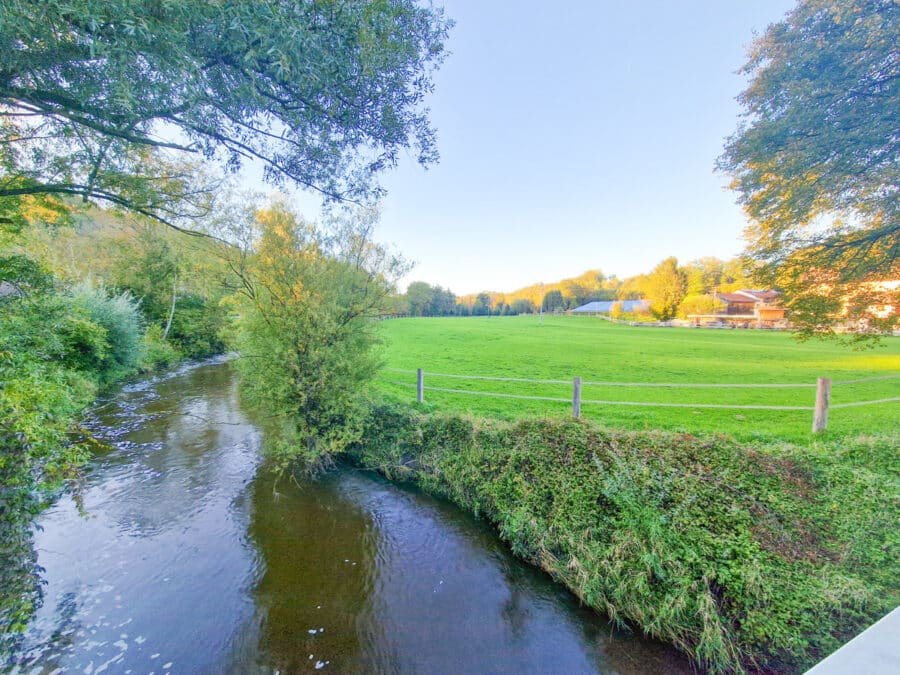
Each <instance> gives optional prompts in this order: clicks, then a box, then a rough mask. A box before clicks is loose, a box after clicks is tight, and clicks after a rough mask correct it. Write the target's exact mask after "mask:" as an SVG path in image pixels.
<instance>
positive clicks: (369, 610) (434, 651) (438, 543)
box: [14, 363, 689, 674]
mask: <svg viewBox="0 0 900 675" xmlns="http://www.w3.org/2000/svg"><path fill="white" fill-rule="evenodd" d="M94 415H95V418H94V420H93V422H92V424H93V426H94V428H95V429H97V430H98V431H99V435H100V436H101V437H102V438H103V439H104V440H106V441H107V442H109V443H110V444H111V445H112V446H113V448H114V449H113V450H112V451H110V452H108V453H107V454H105V455H103V456H100V457H97V458H96V459H95V461H93V462H92V464H91V467H90V469H89V471H88V473H87V476H86V479H85V485H84V489H83V491H82V497H81V499H80V500H75V499H73V498H72V497H65V498H63V499H61V500H60V501H59V503H58V504H57V505H56V506H54V507H53V508H52V509H50V510H49V511H48V512H47V513H45V514H44V515H43V516H42V518H41V519H40V524H41V526H42V527H43V530H42V531H39V532H38V533H37V536H36V546H37V549H38V552H39V556H40V560H39V561H40V564H41V565H43V566H44V567H45V568H46V579H47V581H48V584H47V586H46V588H45V601H44V605H43V607H42V608H41V609H40V610H39V611H38V613H37V616H36V617H35V619H34V621H33V622H32V625H31V627H30V628H29V631H28V633H27V635H26V636H25V639H24V641H23V645H22V648H21V650H20V652H19V653H18V654H16V655H15V657H14V658H15V664H16V665H15V666H14V671H16V672H18V671H20V672H29V673H30V672H39V673H50V672H54V671H56V670H57V669H59V670H60V672H63V671H72V672H80V673H88V674H93V673H101V672H110V673H113V672H114V673H150V672H153V673H166V672H171V673H195V672H200V673H223V672H230V673H253V672H267V673H271V672H281V673H289V672H307V671H315V670H317V669H318V670H321V671H323V672H327V671H331V672H341V673H346V672H353V673H357V672H358V673H501V672H502V673H612V672H619V673H650V672H653V673H663V672H689V669H688V667H687V665H686V662H685V661H684V660H683V659H682V658H681V657H680V656H678V655H677V654H676V653H674V651H673V650H671V649H670V648H668V647H665V646H663V645H661V644H658V643H654V642H650V641H647V640H643V639H640V638H637V637H635V636H633V635H629V634H626V633H621V632H619V631H616V630H613V629H612V627H611V626H610V624H609V623H608V622H607V621H606V620H605V619H603V618H602V617H600V616H597V615H596V614H594V613H593V612H590V611H588V610H586V609H583V608H581V607H579V605H578V603H577V601H576V600H575V599H574V598H573V597H572V596H571V595H570V594H568V593H567V592H566V591H565V590H563V589H562V588H560V587H558V586H557V585H555V584H553V583H552V582H551V581H550V579H549V578H548V577H547V576H546V575H544V574H542V573H540V572H538V571H536V570H534V569H531V568H530V567H528V566H526V565H524V564H522V563H520V562H519V561H517V560H515V559H514V558H513V557H512V556H511V555H510V554H509V553H508V552H507V551H506V549H505V547H504V546H503V545H502V543H501V542H500V541H499V540H498V539H497V537H496V535H495V534H494V533H493V532H492V531H491V530H490V528H489V527H488V526H487V525H485V524H484V523H482V522H480V521H478V520H476V519H474V518H472V517H469V516H468V515H466V514H464V513H462V512H461V511H459V510H458V509H456V508H454V507H453V506H451V505H449V504H446V503H444V502H441V501H438V500H435V499H432V498H430V497H428V496H426V495H423V494H421V493H419V492H416V491H412V490H409V489H403V488H398V487H396V486H394V485H391V484H389V483H387V482H385V481H384V480H381V479H379V478H377V477H374V476H372V475H371V474H369V473H365V472H360V471H354V470H349V469H347V470H342V471H339V472H337V473H335V474H334V475H332V476H331V477H329V478H327V479H326V480H324V481H321V482H318V483H301V484H297V483H295V482H294V481H291V480H286V479H282V480H280V481H278V482H277V483H276V481H275V480H274V479H273V477H272V476H271V475H270V474H269V473H268V472H266V471H263V470H260V449H261V445H262V444H263V443H264V438H263V435H262V432H261V431H260V429H259V427H258V426H257V425H255V424H254V423H253V421H252V418H251V416H249V415H248V414H246V413H245V412H243V411H242V410H241V407H240V405H239V402H238V397H237V390H236V380H235V377H234V375H233V373H232V370H231V368H230V366H229V365H228V364H227V363H208V364H206V365H201V366H199V367H197V366H194V367H185V368H182V369H181V370H179V371H176V372H175V373H172V374H170V375H167V376H165V377H161V378H156V379H150V380H147V381H144V382H140V383H138V384H134V385H130V386H127V387H124V388H123V389H122V390H121V392H120V393H118V394H117V395H116V396H115V397H113V398H111V399H110V400H109V401H108V402H106V403H105V404H103V405H102V406H100V407H99V408H98V409H97V410H96V412H95V413H94ZM79 502H80V504H79Z"/></svg>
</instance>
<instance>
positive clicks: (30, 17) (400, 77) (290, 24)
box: [0, 0, 448, 225]
mask: <svg viewBox="0 0 900 675" xmlns="http://www.w3.org/2000/svg"><path fill="white" fill-rule="evenodd" d="M447 29H448V22H447V21H446V20H445V19H444V17H443V14H442V11H441V10H438V9H434V8H432V7H430V6H428V7H425V6H419V5H418V4H417V3H416V2H415V0H335V1H333V2H322V1H320V0H297V1H296V2H281V1H277V0H256V1H254V2H238V1H229V0H226V1H224V2H207V1H206V0H178V1H177V2H173V1H169V0H153V1H150V2H130V1H127V0H65V1H62V0H32V1H29V0H0V54H2V57H0V219H2V222H5V224H7V225H9V224H15V223H16V222H17V219H20V217H21V204H22V199H23V198H24V197H29V198H31V199H32V200H41V199H43V200H45V201H46V200H47V199H48V198H65V197H66V196H70V197H72V196H74V197H77V198H81V199H84V200H99V201H102V202H106V203H108V204H114V205H117V206H120V207H123V208H125V209H128V210H131V211H135V212H139V213H142V214H144V215H149V216H152V217H155V218H158V219H161V220H164V221H166V222H168V223H170V224H173V225H174V224H176V223H178V222H180V221H181V220H182V219H183V218H184V217H185V216H188V217H190V216H195V215H198V214H200V213H203V211H204V207H205V203H204V198H205V197H206V196H207V194H208V191H209V190H210V188H211V185H210V184H209V183H208V182H204V181H202V180H198V170H197V169H198V167H199V166H201V165H202V164H204V163H205V162H206V161H207V160H213V159H214V160H217V161H218V162H220V163H221V165H222V166H224V167H226V168H227V169H229V170H232V171H233V170H236V169H238V168H239V167H240V166H241V165H242V164H243V163H245V162H247V161H258V162H260V163H261V164H262V166H263V167H264V173H265V178H266V179H267V180H268V181H270V182H272V183H273V184H275V185H278V184H281V183H284V182H289V183H294V184H298V185H301V186H305V187H307V188H309V189H312V190H315V191H318V192H320V193H321V194H322V195H324V196H325V197H326V198H327V199H337V200H355V201H362V200H365V199H367V198H369V197H372V196H374V195H377V193H378V192H379V191H380V188H379V187H378V185H377V182H376V179H375V176H376V175H377V173H378V172H379V170H381V169H383V168H385V167H387V166H390V165H393V164H394V163H395V162H396V161H397V157H398V153H399V152H400V151H401V150H403V149H406V148H414V150H415V153H416V156H417V158H418V160H419V161H420V162H422V163H426V164H427V163H429V162H433V161H434V160H435V159H436V157H437V152H436V149H435V142H434V133H433V130H432V128H431V127H430V125H429V122H428V119H427V116H426V112H427V111H426V110H425V109H424V107H423V100H424V97H425V95H426V94H427V93H428V92H429V91H430V90H431V88H432V80H431V75H432V72H433V69H434V68H435V67H436V66H437V65H438V64H439V63H440V61H441V59H442V55H443V39H444V38H445V36H446V32H447Z"/></svg>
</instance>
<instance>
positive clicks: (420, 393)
mask: <svg viewBox="0 0 900 675" xmlns="http://www.w3.org/2000/svg"><path fill="white" fill-rule="evenodd" d="M416 375H417V378H418V379H417V382H416V401H418V402H419V403H421V402H422V401H424V400H425V374H424V373H423V372H422V369H421V368H419V369H418V370H417V371H416Z"/></svg>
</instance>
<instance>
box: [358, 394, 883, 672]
mask: <svg viewBox="0 0 900 675" xmlns="http://www.w3.org/2000/svg"><path fill="white" fill-rule="evenodd" d="M365 438H366V441H365V443H364V444H363V445H361V446H360V447H358V448H356V449H355V450H354V457H355V460H356V461H357V462H358V463H360V464H362V465H364V466H367V467H370V468H375V469H377V470H379V471H381V472H382V473H384V474H385V475H386V476H388V477H390V478H393V479H396V480H409V481H414V482H416V483H418V484H419V485H421V486H422V487H423V488H424V489H425V490H427V491H430V492H432V493H435V494H440V495H444V496H446V497H447V498H449V499H451V500H452V501H454V502H456V503H457V504H459V505H460V506H462V507H463V508H466V509H468V510H470V511H472V512H473V513H476V514H480V515H483V516H485V517H487V518H488V519H490V520H491V521H492V522H494V523H495V525H496V526H497V527H498V529H499V531H500V533H501V535H502V536H503V537H504V539H506V540H507V541H508V542H509V544H510V546H511V548H512V549H513V551H514V552H515V553H516V554H517V555H519V556H521V557H523V558H525V559H528V560H530V561H531V562H533V563H535V564H537V565H540V566H541V567H543V568H544V569H545V570H547V571H548V572H550V573H551V574H552V575H553V576H554V577H555V578H557V579H558V580H559V581H561V582H562V583H564V584H565V585H567V586H568V587H569V588H570V589H572V590H573V591H574V592H575V593H576V594H577V595H578V596H579V597H580V598H581V599H582V600H583V601H584V602H585V603H586V604H588V605H589V606H591V607H594V608H596V609H598V610H600V611H601V612H604V613H606V614H608V615H609V616H611V617H613V618H614V619H618V620H622V621H627V622H629V623H632V624H633V625H636V626H639V627H640V628H641V629H643V630H644V631H646V632H647V633H648V634H650V635H653V636H656V637H659V638H661V639H663V640H665V641H668V642H670V643H672V644H674V645H676V646H678V647H679V648H681V649H683V650H684V651H685V652H687V653H688V654H690V655H691V656H692V657H694V658H695V659H696V660H697V662H698V663H699V664H700V665H702V666H703V667H706V668H709V669H711V670H713V671H739V670H742V669H744V668H747V669H750V670H757V669H759V670H765V671H776V672H797V671H798V670H802V669H804V668H806V667H809V666H811V665H812V664H814V663H816V662H817V661H818V660H820V659H821V658H823V657H824V656H825V655H827V654H828V653H829V652H831V651H832V650H834V649H835V648H837V647H838V646H839V645H840V644H841V643H842V642H843V641H845V640H846V639H848V638H849V637H851V636H852V635H854V634H856V633H857V632H859V631H860V630H862V629H863V628H865V627H866V626H867V625H868V624H870V623H872V622H873V621H874V620H876V619H877V618H879V617H880V616H882V615H883V614H885V613H886V612H888V611H890V610H891V609H893V608H894V607H895V606H896V605H897V604H898V602H900V597H898V588H897V583H896V579H897V577H898V574H900V564H898V553H900V550H898V547H900V534H898V532H900V527H898V525H900V522H898V515H897V514H898V506H900V503H898V502H900V490H898V481H897V473H898V472H897V469H898V467H897V458H896V447H897V441H898V439H897V437H896V436H884V437H868V438H861V439H859V440H858V441H855V442H853V443H849V442H844V443H842V444H841V445H840V447H827V446H824V445H821V444H818V445H813V446H811V447H805V448H800V447H796V446H790V445H787V444H777V445H769V446H759V447H751V446H748V445H743V444H740V443H737V442H735V441H734V440H732V439H729V438H727V437H724V436H702V437H696V436H693V435H689V434H672V433H663V432H629V431H611V430H608V429H603V428H600V427H598V426H596V425H594V424H593V423H591V422H585V421H582V422H577V421H573V420H567V419H564V418H560V419H552V420H547V419H545V420H535V419H532V420H520V421H517V422H502V421H497V420H485V419H481V420H476V419H473V418H470V417H467V416H461V415H456V414H431V415H428V414H422V413H421V412H417V411H413V410H411V409H409V408H402V407H397V406H383V407H381V408H379V409H377V410H376V411H375V414H374V415H373V417H372V423H371V426H370V428H369V429H368V430H367V433H366V435H365Z"/></svg>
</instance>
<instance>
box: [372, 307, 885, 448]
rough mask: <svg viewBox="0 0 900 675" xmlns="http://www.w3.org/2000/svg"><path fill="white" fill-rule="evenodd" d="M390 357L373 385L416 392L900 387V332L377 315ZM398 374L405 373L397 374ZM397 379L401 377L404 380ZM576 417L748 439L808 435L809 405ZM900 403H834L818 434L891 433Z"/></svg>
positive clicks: (391, 394) (721, 394) (535, 405)
mask: <svg viewBox="0 0 900 675" xmlns="http://www.w3.org/2000/svg"><path fill="white" fill-rule="evenodd" d="M380 330H381V332H382V335H383V337H384V340H385V347H384V358H385V364H386V368H385V370H384V371H383V372H382V374H381V375H380V377H379V380H378V382H377V385H376V386H377V389H378V390H379V391H380V392H381V393H383V394H385V395H387V396H388V398H394V399H397V400H404V401H410V400H414V399H415V389H414V388H413V387H412V385H414V383H415V374H414V373H410V372H398V370H397V369H399V370H401V371H402V370H408V371H414V370H415V369H416V368H423V369H424V370H425V374H426V375H425V385H426V387H440V388H448V389H459V390H472V391H489V392H496V393H502V394H515V395H526V396H546V397H558V398H565V399H570V398H571V395H572V387H571V384H569V382H571V379H572V377H574V376H576V375H577V376H579V377H581V378H582V379H583V380H584V381H586V382H625V383H682V384H712V383H715V384H771V383H776V384H801V385H808V386H804V387H792V388H758V387H755V388H735V387H732V388H710V387H696V388H690V387H688V388H684V387H646V386H612V385H606V384H585V385H584V387H583V393H582V396H583V398H584V399H585V401H592V400H593V401H630V402H653V403H697V404H701V403H707V404H710V403H711V404H734V405H775V406H809V407H811V406H812V405H813V403H814V398H815V388H814V384H815V381H816V378H818V377H830V378H832V380H833V381H834V382H835V386H834V389H833V392H832V404H841V403H850V402H855V401H866V400H873V399H884V398H897V397H900V378H890V379H881V380H876V381H870V382H861V383H853V384H839V383H840V382H843V381H847V380H857V379H866V378H878V377H881V378H885V377H886V376H891V375H900V339H897V338H887V339H886V340H884V341H883V343H882V344H881V345H880V346H878V347H876V348H874V349H868V350H865V351H854V350H853V349H851V348H849V347H843V346H840V345H838V344H835V343H832V342H820V341H815V342H806V343H798V342H797V341H796V340H794V338H793V337H791V335H789V334H787V333H778V332H771V331H757V330H714V329H685V328H649V327H629V326H622V325H617V324H611V323H609V322H606V321H603V320H601V319H596V318H591V317H546V316H545V317H544V320H543V325H539V322H538V318H537V317H533V316H526V317H483V318H482V317H473V318H435V319H430V318H429V319H399V320H391V321H385V322H383V323H382V324H381V326H380ZM438 374H451V375H480V376H490V377H506V378H525V379H542V380H543V379H552V380H564V381H566V383H565V384H534V383H523V382H497V381H485V380H463V379H455V378H445V377H440V376H439V375H438ZM395 383H403V384H395ZM404 385H405V386H404ZM425 399H426V407H427V408H429V409H438V410H448V411H451V410H452V411H467V412H471V413H473V414H477V415H482V416H489V417H498V418H505V419H512V418H518V417H524V416H533V415H540V416H563V415H569V414H571V406H570V404H568V403H563V402H552V401H527V400H516V399H509V398H498V397H486V396H474V395H467V394H453V393H446V392H439V391H433V390H427V391H426V392H425ZM582 414H583V416H585V417H587V418H590V419H593V420H596V421H598V422H600V423H602V424H604V425H607V426H609V427H621V428H629V429H667V430H680V431H688V432H723V433H729V434H733V435H735V436H736V437H737V438H740V439H745V440H751V439H752V440H774V439H784V440H791V441H799V442H805V441H809V440H810V439H811V438H812V434H811V433H810V428H811V423H812V412H811V411H806V410H787V411H783V410H727V409H710V408H700V407H698V408H693V407H688V408H676V407H670V408H667V407H659V408H656V407H637V406H625V405H607V404H596V403H587V402H586V403H584V404H583V407H582ZM898 419H900V402H897V401H894V402H889V403H878V404H873V405H866V406H859V407H852V408H843V409H841V408H835V409H832V411H831V413H830V416H829V430H828V432H826V434H824V435H823V437H824V438H825V439H831V440H835V439H839V438H841V437H844V436H847V435H859V434H870V433H872V434H878V433H884V432H894V431H895V430H896V428H897V421H898Z"/></svg>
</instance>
